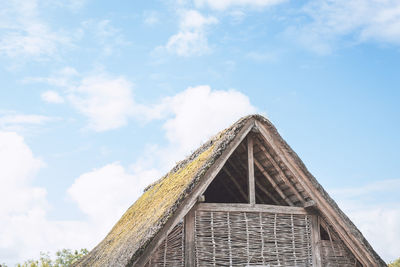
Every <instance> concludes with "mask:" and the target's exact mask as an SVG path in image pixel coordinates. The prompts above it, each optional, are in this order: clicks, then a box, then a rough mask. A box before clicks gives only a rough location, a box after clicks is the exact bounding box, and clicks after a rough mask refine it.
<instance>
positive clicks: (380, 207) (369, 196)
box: [331, 179, 400, 261]
mask: <svg viewBox="0 0 400 267" xmlns="http://www.w3.org/2000/svg"><path fill="white" fill-rule="evenodd" d="M399 186H400V179H391V180H381V181H374V182H370V183H368V184H365V185H363V186H359V187H354V188H337V189H334V190H331V193H332V195H333V196H334V198H335V199H336V200H337V202H338V204H339V206H340V207H341V208H342V209H343V211H344V212H345V213H346V214H347V215H348V216H349V217H350V219H351V220H352V221H353V222H354V223H355V225H357V227H358V228H359V229H360V231H361V232H362V233H363V234H364V236H365V237H366V239H367V240H368V241H369V242H370V244H371V245H372V246H373V247H374V249H376V251H377V252H378V254H379V255H380V256H382V257H383V259H384V260H385V261H393V260H395V259H396V258H398V257H399V255H398V252H399V251H400V244H399V242H398V240H399V238H400V227H399V226H400V210H399V206H400V198H399V197H398V195H397V191H398V188H399ZM382 218H384V219H382Z"/></svg>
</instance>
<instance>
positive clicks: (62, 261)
mask: <svg viewBox="0 0 400 267" xmlns="http://www.w3.org/2000/svg"><path fill="white" fill-rule="evenodd" d="M86 254H88V250H87V249H85V248H83V249H81V250H79V251H78V250H75V251H72V250H70V249H63V250H59V251H57V253H56V258H55V259H54V260H52V259H51V258H50V255H49V253H43V252H41V253H40V258H39V259H38V260H27V261H25V262H24V263H22V264H20V263H19V264H17V267H69V266H71V265H72V264H73V263H75V262H77V261H78V260H79V259H80V258H82V257H83V256H85V255H86ZM0 266H3V265H0ZM4 266H5V265H4Z"/></svg>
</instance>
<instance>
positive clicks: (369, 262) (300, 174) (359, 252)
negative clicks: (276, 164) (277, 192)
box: [255, 121, 376, 266]
mask: <svg viewBox="0 0 400 267" xmlns="http://www.w3.org/2000/svg"><path fill="white" fill-rule="evenodd" d="M255 124H256V127H257V128H258V129H259V131H260V133H261V136H262V138H263V140H264V141H265V142H266V143H267V144H268V145H269V146H271V147H272V149H273V150H274V151H275V152H276V153H277V154H278V156H279V157H280V159H281V160H282V162H283V163H284V164H285V165H286V166H287V168H288V169H289V171H290V172H291V173H292V174H293V175H294V177H297V178H298V181H299V183H300V185H301V186H302V187H303V189H304V190H305V191H306V192H307V193H308V194H309V197H310V198H311V199H313V200H314V201H315V202H316V203H317V207H318V208H319V210H323V211H324V215H325V216H326V219H328V220H329V221H330V223H331V224H332V225H335V226H336V227H335V230H336V231H337V232H338V234H339V236H340V238H341V239H342V240H343V241H344V242H345V244H346V245H347V246H348V248H349V249H350V251H351V252H352V253H353V254H354V255H355V256H356V257H357V259H358V260H359V261H360V262H361V263H362V264H363V265H364V266H375V265H376V260H375V259H374V258H373V257H372V256H371V254H370V253H368V251H367V250H366V249H365V247H363V246H362V244H361V243H360V242H359V240H357V239H356V238H355V237H354V235H350V234H349V233H350V232H351V231H350V229H349V227H348V225H347V224H346V223H345V222H344V221H343V219H342V218H340V216H339V215H338V214H337V211H336V210H334V209H333V208H332V206H331V205H330V204H329V203H328V202H327V201H326V199H325V198H324V196H322V195H321V194H320V193H319V192H318V191H315V190H312V188H313V187H314V184H313V183H312V182H311V181H310V179H309V178H308V176H307V174H306V173H305V172H304V170H302V169H301V168H300V167H299V166H298V165H297V164H296V162H295V161H294V159H293V157H292V156H290V155H288V152H287V151H285V150H284V149H282V147H281V145H279V144H277V143H276V142H275V140H274V137H272V136H271V135H270V133H269V132H268V131H267V130H266V129H265V128H264V126H263V125H262V124H261V123H259V122H257V121H256V122H255Z"/></svg>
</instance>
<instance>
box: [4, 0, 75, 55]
mask: <svg viewBox="0 0 400 267" xmlns="http://www.w3.org/2000/svg"><path fill="white" fill-rule="evenodd" d="M0 10H1V17H2V19H1V20H0V54H3V55H6V56H9V57H13V58H15V57H27V58H30V59H43V58H49V57H56V56H58V52H59V48H60V47H63V46H70V45H71V43H72V41H71V38H70V37H69V36H68V34H66V33H65V32H64V31H62V30H54V29H52V28H51V27H50V26H49V25H48V24H47V23H46V22H45V21H44V20H43V19H42V18H41V17H40V11H39V3H38V2H37V1H35V0H26V1H19V0H11V1H2V2H1V4H0Z"/></svg>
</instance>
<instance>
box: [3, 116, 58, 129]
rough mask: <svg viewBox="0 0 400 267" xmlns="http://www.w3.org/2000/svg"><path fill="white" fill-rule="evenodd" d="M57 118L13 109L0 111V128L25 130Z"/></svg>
mask: <svg viewBox="0 0 400 267" xmlns="http://www.w3.org/2000/svg"><path fill="white" fill-rule="evenodd" d="M55 120H58V118H55V117H49V116H44V115H37V114H18V113H16V112H13V111H0V130H7V131H16V132H26V131H27V130H28V129H32V127H35V126H42V125H44V124H45V123H48V122H52V121H55Z"/></svg>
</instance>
